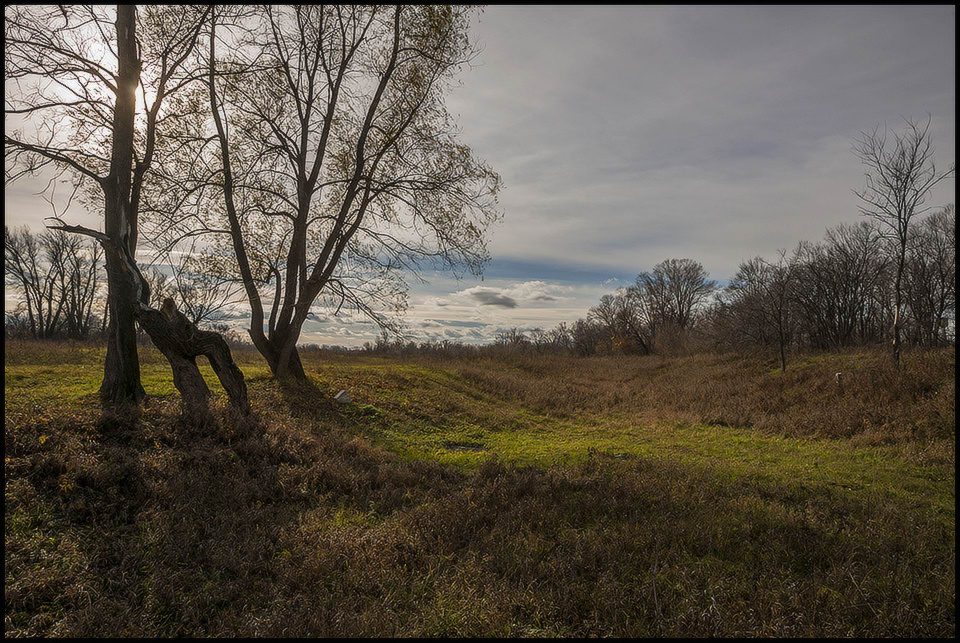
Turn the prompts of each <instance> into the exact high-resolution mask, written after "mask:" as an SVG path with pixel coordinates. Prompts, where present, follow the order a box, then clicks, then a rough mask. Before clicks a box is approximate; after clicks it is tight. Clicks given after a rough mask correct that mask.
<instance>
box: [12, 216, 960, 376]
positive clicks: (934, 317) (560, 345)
mask: <svg viewBox="0 0 960 643" xmlns="http://www.w3.org/2000/svg"><path fill="white" fill-rule="evenodd" d="M955 235H956V214H955V209H954V206H953V205H949V206H947V207H946V208H944V209H942V210H939V211H937V212H934V213H932V214H930V215H928V216H926V217H924V218H922V219H919V220H918V221H917V222H916V223H915V224H914V225H912V226H911V232H910V243H909V246H908V256H907V262H906V265H905V272H904V275H903V292H904V302H905V305H904V307H903V310H901V312H900V314H901V316H902V319H901V327H902V329H903V335H904V338H905V339H906V341H907V342H908V343H909V344H912V345H914V346H939V345H945V344H952V343H954V342H955V340H956V334H955V333H956V325H955V318H956V236H955ZM4 241H5V250H4V272H5V274H4V277H5V283H6V285H7V286H8V287H13V288H14V289H15V290H16V291H17V292H18V293H19V294H20V296H21V297H22V301H21V304H20V306H19V307H18V308H17V309H16V310H15V311H13V312H9V313H6V315H5V336H6V337H8V338H11V337H31V338H36V339H43V338H53V337H61V338H74V339H86V338H91V337H95V336H97V335H98V334H100V333H102V332H103V331H104V329H105V328H106V319H105V315H104V314H103V313H104V312H105V310H104V308H105V307H104V292H103V290H104V289H103V284H104V280H103V279H102V272H101V271H102V267H101V261H102V256H101V254H102V253H101V252H100V251H99V250H98V247H97V246H96V245H94V244H92V243H90V244H85V243H82V242H81V241H79V240H78V239H77V238H76V237H70V236H69V235H65V234H63V233H60V232H46V233H42V234H39V235H35V234H33V233H31V232H30V231H29V230H27V229H26V228H21V229H18V230H13V231H11V230H10V229H9V228H5V239H4ZM894 252H895V249H894V248H892V247H891V242H890V240H889V239H888V238H887V237H885V236H884V235H883V234H882V230H881V228H880V227H879V226H878V225H877V224H876V223H874V222H873V221H870V220H867V221H861V222H858V223H856V224H841V225H839V226H837V227H835V228H832V229H829V230H827V233H826V235H825V237H824V239H823V240H822V241H820V242H818V243H811V242H801V243H800V244H798V245H797V247H796V248H795V249H794V250H793V251H792V252H785V251H784V252H781V253H779V254H778V256H777V258H776V259H775V260H772V261H771V260H766V259H763V258H761V257H754V258H752V259H749V260H747V261H744V262H742V263H741V264H740V266H739V268H738V270H737V272H736V274H735V275H734V276H733V278H732V279H731V280H730V282H729V284H728V285H727V286H726V287H725V288H720V287H719V285H718V284H717V282H715V281H713V280H711V279H710V278H709V274H708V273H707V271H706V270H705V269H704V268H703V266H702V265H701V264H700V263H699V262H697V261H694V260H692V259H668V260H666V261H663V262H661V263H659V264H657V265H656V266H654V268H653V270H652V271H650V272H643V273H640V274H639V275H637V278H636V281H635V282H634V283H633V284H632V285H630V286H629V287H626V288H620V289H619V290H617V291H616V292H614V293H610V294H607V295H604V296H603V297H601V299H600V301H599V302H598V303H597V305H595V306H593V307H592V308H591V309H590V311H589V313H588V314H587V316H586V317H585V318H581V319H577V320H576V321H574V322H572V323H561V324H559V325H558V326H557V327H555V328H552V329H549V330H545V329H542V328H528V329H524V328H512V329H509V330H505V331H502V332H500V333H498V334H497V335H496V338H495V340H494V342H493V343H492V344H487V345H469V344H461V343H456V342H450V341H442V342H415V341H409V340H403V339H391V338H390V337H389V336H387V335H386V334H385V335H383V336H381V338H380V339H379V340H377V342H376V343H375V344H374V343H369V342H368V343H367V344H366V345H365V346H364V349H363V350H366V351H368V352H375V353H381V354H385V353H389V354H400V355H403V354H412V353H445V354H459V355H468V354H470V355H481V354H485V353H493V352H503V351H511V352H513V351H538V352H547V351H552V352H562V353H569V354H575V355H581V356H590V355H638V354H639V355H645V354H651V353H657V354H685V353H695V352H701V351H731V350H737V351H756V350H763V351H773V352H776V353H778V354H779V357H780V359H781V362H782V363H783V365H784V366H785V360H786V354H787V353H788V352H790V351H792V350H796V349H802V348H810V349H836V348H844V347H851V346H862V345H871V344H881V343H886V342H890V341H891V337H892V331H893V320H894V315H895V305H894V297H893V286H892V284H893V283H894V279H893V275H892V272H893V271H895V269H896V260H895V255H894ZM147 277H148V281H149V282H150V285H151V293H152V299H153V300H155V301H157V302H159V301H161V300H162V298H163V297H167V296H171V297H173V298H174V299H176V300H177V301H178V304H179V306H180V308H181V309H182V310H183V311H184V312H185V314H187V315H188V316H189V317H191V319H192V320H193V321H195V322H197V323H200V324H205V325H207V326H209V327H213V328H218V329H219V330H221V331H226V330H227V327H226V324H224V323H222V321H218V320H220V316H221V315H222V314H223V312H224V309H225V307H226V306H227V305H228V303H229V298H228V297H227V296H226V295H225V294H224V292H223V290H222V289H221V288H220V287H218V285H217V284H215V283H207V282H206V281H205V276H204V275H203V274H202V273H200V272H199V271H197V270H196V269H193V268H191V266H189V265H185V266H180V267H178V268H176V269H175V270H174V273H173V276H172V277H167V276H166V275H164V274H163V273H160V272H159V271H156V270H154V271H151V272H150V273H149V274H148V275H147ZM231 332H232V337H231V338H232V339H233V340H234V341H239V337H238V336H237V334H236V333H235V332H233V331H231Z"/></svg>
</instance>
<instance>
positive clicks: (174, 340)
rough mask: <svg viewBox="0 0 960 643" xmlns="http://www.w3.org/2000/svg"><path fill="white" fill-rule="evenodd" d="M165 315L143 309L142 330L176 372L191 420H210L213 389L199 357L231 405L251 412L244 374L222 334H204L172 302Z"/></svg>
mask: <svg viewBox="0 0 960 643" xmlns="http://www.w3.org/2000/svg"><path fill="white" fill-rule="evenodd" d="M163 307H164V311H163V312H160V311H158V310H154V309H153V308H148V307H146V306H141V307H139V308H138V311H137V319H139V321H140V326H141V327H142V328H143V329H144V331H146V333H147V334H148V335H149V336H150V339H151V340H153V343H154V345H155V346H156V347H157V348H158V349H159V350H160V352H161V353H163V355H164V357H166V358H167V361H168V362H170V368H171V369H172V370H173V384H174V386H176V387H177V390H178V391H179V392H180V396H181V398H182V399H183V414H184V416H185V417H187V418H189V419H191V420H197V421H206V420H207V419H209V409H208V406H207V402H208V400H209V398H210V389H209V387H208V386H207V383H206V382H205V381H204V379H203V376H202V375H201V374H200V369H199V368H198V367H197V357H200V356H204V357H206V358H207V359H208V360H209V361H210V365H211V366H212V367H213V370H214V372H215V373H216V374H217V377H218V378H219V380H220V384H222V385H223V388H224V389H225V390H226V392H227V395H228V396H229V398H230V402H231V404H233V405H234V406H235V407H236V408H237V409H239V410H240V411H241V412H243V413H249V412H250V401H249V398H248V397H247V385H246V382H245V381H244V378H243V372H242V371H241V370H240V368H239V367H238V366H237V364H236V363H235V362H234V361H233V357H232V355H231V354H230V348H229V347H228V346H227V343H226V341H224V339H223V337H222V336H220V334H219V333H215V332H212V331H205V330H200V329H199V328H197V327H196V325H194V324H193V323H191V322H190V321H189V320H188V319H187V318H186V316H185V315H184V314H183V313H181V312H179V311H178V310H177V309H176V306H175V305H174V304H173V300H172V299H167V300H165V301H164V306H163Z"/></svg>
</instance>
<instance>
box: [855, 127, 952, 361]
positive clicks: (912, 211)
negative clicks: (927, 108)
mask: <svg viewBox="0 0 960 643" xmlns="http://www.w3.org/2000/svg"><path fill="white" fill-rule="evenodd" d="M906 121H907V126H906V128H905V130H904V131H903V132H894V133H893V141H892V144H890V145H888V140H887V129H886V127H884V128H883V130H882V131H881V129H880V126H879V125H878V126H877V127H875V128H874V129H873V131H872V132H861V134H860V137H859V138H857V139H856V140H855V143H854V147H853V151H854V154H856V156H857V158H859V159H860V162H861V163H862V164H863V165H864V167H865V170H864V176H865V178H866V185H865V187H864V188H863V189H862V190H855V191H854V193H855V194H856V195H857V197H859V198H860V201H861V204H860V211H861V212H862V213H863V214H864V216H867V217H870V218H871V219H874V220H876V221H877V222H878V223H880V224H881V226H882V228H883V229H884V230H885V231H886V233H887V236H888V237H889V238H890V240H891V241H892V242H893V246H894V260H895V263H896V272H895V277H894V285H893V295H894V314H893V363H894V365H895V366H896V368H897V370H899V369H900V341H901V339H900V334H901V328H902V324H903V320H902V309H903V276H904V270H905V268H906V264H907V247H908V244H909V241H910V223H911V221H912V220H913V218H914V217H916V216H917V215H919V214H922V213H923V212H925V211H927V210H928V209H929V208H924V207H923V204H924V203H925V202H926V200H927V198H928V197H929V195H930V191H931V190H932V189H933V188H934V186H936V185H937V184H938V183H940V182H941V181H943V180H944V179H946V178H949V177H951V176H953V173H954V166H953V164H950V167H948V168H947V169H945V170H938V169H937V167H936V165H935V163H934V160H933V145H932V141H931V136H930V119H928V120H927V122H926V124H925V125H921V124H918V123H916V122H914V121H912V120H910V119H906Z"/></svg>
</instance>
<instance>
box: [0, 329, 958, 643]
mask: <svg viewBox="0 0 960 643" xmlns="http://www.w3.org/2000/svg"><path fill="white" fill-rule="evenodd" d="M141 354H142V360H143V362H142V369H143V384H144V388H145V389H146V390H147V392H148V394H149V395H150V397H149V398H148V401H147V403H146V404H145V406H144V411H143V413H142V415H141V417H140V418H139V419H138V420H136V422H135V424H130V423H123V422H117V421H110V422H98V418H99V415H100V409H99V405H98V403H97V396H96V391H97V388H98V386H99V382H100V377H101V374H102V373H101V369H102V359H103V350H102V349H101V348H97V347H91V346H82V345H77V346H67V345H66V344H43V343H33V342H8V343H7V345H6V351H5V369H4V370H5V401H6V413H5V431H4V447H5V458H4V474H5V480H6V484H5V500H6V502H5V509H4V519H5V522H4V525H5V574H6V577H5V599H4V600H5V602H4V623H5V633H6V634H7V635H8V636H24V635H48V636H82V635H92V636H104V635H134V636H174V635H192V636H217V635H233V636H240V635H252V636H268V635H273V636H325V635H328V636H364V635H403V636H413V635H426V636H434V635H470V636H479V635H489V636H572V635H584V636H591V635H617V636H657V635H663V636H685V635H691V636H710V635H715V636H745V635H761V636H787V635H789V636H826V635H837V636H875V635H876V636H908V635H917V636H953V635H954V634H955V601H956V595H955V580H956V574H955V562H956V548H955V473H954V463H955V429H954V418H955V398H954V372H955V352H954V350H953V349H948V350H942V351H936V352H913V353H907V354H906V356H905V364H906V367H905V371H904V373H903V374H902V376H899V377H898V376H897V375H896V374H894V373H893V372H892V370H891V369H890V368H889V359H888V356H887V355H886V354H884V353H878V352H874V351H860V352H848V353H842V354H822V355H809V356H803V357H800V358H797V359H795V360H794V362H793V363H791V364H790V366H789V369H788V371H787V373H785V374H781V373H780V372H779V369H778V368H777V367H776V364H774V363H773V362H767V361H764V360H762V359H744V358H738V357H734V356H694V357H686V358H674V359H668V358H659V357H637V358H633V357H630V358H627V357H623V358H617V357H605V358H590V359H577V358H572V357H570V358H567V357H554V356H536V355H530V356H526V357H521V356H516V357H504V358H501V359H492V358H490V359H473V360H452V359H444V358H430V359H428V358H415V359H411V360H401V359H399V358H382V357H372V356H364V355H361V354H357V355H331V354H322V353H317V352H306V353H305V354H304V362H305V366H306V369H307V371H308V373H309V375H310V380H309V382H307V383H306V384H285V383H277V382H274V381H273V380H272V379H271V378H270V377H269V371H268V369H267V368H266V365H265V363H264V362H263V361H262V360H261V359H260V358H259V356H257V355H256V353H255V352H252V351H249V350H242V351H238V352H237V353H236V357H237V360H238V363H239V364H240V366H241V368H242V369H243V371H244V373H245V374H246V376H247V380H248V386H249V389H250V394H251V399H252V404H253V407H254V409H255V411H256V415H257V418H255V419H253V420H250V419H244V418H239V417H237V416H235V415H234V414H233V413H232V412H231V411H230V410H229V409H227V408H225V404H224V398H223V396H222V395H220V397H218V400H217V404H218V408H219V410H218V420H217V424H216V425H215V426H207V427H196V426H188V425H185V424H184V423H183V422H181V421H180V420H179V419H178V409H179V402H178V398H177V396H176V394H175V390H174V389H173V385H172V380H171V377H170V372H169V368H168V367H167V365H166V363H165V362H164V360H163V358H162V357H161V356H160V355H159V353H157V352H156V351H153V350H143V351H141ZM202 370H203V372H204V375H205V377H207V379H208V381H209V382H210V383H211V388H213V389H214V390H215V391H217V392H218V394H220V393H222V391H221V390H220V389H219V385H217V384H216V382H215V378H214V377H213V375H212V371H211V370H210V369H209V367H206V366H204V367H203V369H202ZM837 371H843V372H844V373H845V386H844V389H843V390H839V389H838V388H837V386H836V384H835V383H834V381H833V374H834V373H835V372H837ZM340 389H347V390H348V391H349V392H350V393H351V396H352V401H351V403H349V404H345V405H339V404H336V403H335V402H333V401H332V396H333V394H335V393H336V392H337V391H338V390H340Z"/></svg>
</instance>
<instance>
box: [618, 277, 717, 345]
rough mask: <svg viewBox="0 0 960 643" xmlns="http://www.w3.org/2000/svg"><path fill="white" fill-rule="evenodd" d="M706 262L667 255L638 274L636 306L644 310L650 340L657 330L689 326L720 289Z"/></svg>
mask: <svg viewBox="0 0 960 643" xmlns="http://www.w3.org/2000/svg"><path fill="white" fill-rule="evenodd" d="M708 276H709V274H708V273H707V271H706V270H704V268H703V266H702V265H701V264H700V263H699V262H697V261H694V260H692V259H667V260H666V261H661V262H660V263H658V264H657V265H656V266H654V267H653V271H652V272H643V273H640V274H639V275H637V281H636V283H635V284H634V285H633V286H632V287H631V289H632V293H633V294H632V296H633V297H634V298H635V300H636V303H635V304H634V306H635V307H636V308H638V309H642V310H643V317H644V318H645V319H646V325H647V327H648V329H649V330H648V333H649V336H650V337H651V342H652V341H653V338H655V337H656V336H657V335H658V334H664V333H665V332H667V333H668V334H676V333H681V334H682V333H683V332H684V331H686V330H688V329H690V328H691V327H692V325H693V324H694V322H695V321H696V319H697V316H698V314H699V313H700V312H701V311H702V310H703V308H704V307H705V305H706V304H707V303H708V301H709V300H710V296H711V295H712V294H713V293H714V292H715V291H716V289H717V282H715V281H713V280H711V279H708Z"/></svg>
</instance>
